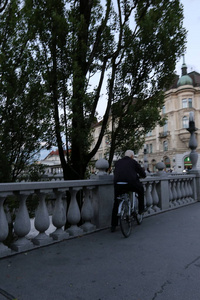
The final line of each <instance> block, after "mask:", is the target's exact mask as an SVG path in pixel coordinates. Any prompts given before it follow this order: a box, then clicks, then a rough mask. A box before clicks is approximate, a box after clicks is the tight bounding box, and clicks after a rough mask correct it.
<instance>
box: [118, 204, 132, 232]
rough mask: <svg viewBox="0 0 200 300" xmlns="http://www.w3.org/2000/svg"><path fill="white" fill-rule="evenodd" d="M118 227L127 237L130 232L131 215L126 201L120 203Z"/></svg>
mask: <svg viewBox="0 0 200 300" xmlns="http://www.w3.org/2000/svg"><path fill="white" fill-rule="evenodd" d="M120 228H121V231H122V233H123V235H124V236H125V237H129V235H130V234H131V216H130V215H129V207H128V203H127V202H126V201H124V202H123V203H122V209H121V215H120Z"/></svg>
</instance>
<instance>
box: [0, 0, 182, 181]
mask: <svg viewBox="0 0 200 300" xmlns="http://www.w3.org/2000/svg"><path fill="white" fill-rule="evenodd" d="M11 3H12V5H11V6H8V7H7V10H6V13H4V14H3V17H2V19H1V21H0V22H1V24H0V25H1V28H2V29H1V31H0V32H1V37H2V41H3V42H2V44H1V50H2V51H1V58H0V63H1V68H2V73H1V74H2V75H1V76H2V78H3V80H2V82H1V83H0V84H1V90H0V93H1V103H2V105H1V107H0V110H1V112H0V116H1V115H4V117H3V119H5V116H7V115H8V116H9V119H10V118H12V120H13V122H9V123H10V124H9V126H8V127H5V128H4V127H2V132H6V128H7V134H4V136H3V135H2V136H1V140H2V141H4V143H2V146H1V149H0V153H2V157H6V158H7V155H8V154H7V151H5V149H9V148H6V147H5V148H4V145H7V144H6V143H8V145H9V143H10V145H12V146H13V145H14V144H18V142H19V141H21V140H22V143H21V144H20V145H18V149H20V153H21V152H23V151H22V150H23V149H25V151H24V152H25V153H29V154H30V153H34V151H35V150H36V149H38V150H39V144H37V142H38V141H41V140H43V139H44V138H47V137H48V138H49V136H51V137H52V143H53V142H54V138H55V137H56V143H57V145H58V148H59V153H60V158H61V163H62V167H63V172H64V177H65V179H78V178H84V176H85V172H86V168H87V165H88V163H89V162H90V160H91V159H92V157H93V156H94V155H95V153H96V152H97V150H98V148H99V146H100V144H101V141H102V138H103V136H104V134H105V133H106V128H107V124H108V120H109V117H110V112H112V115H113V119H112V121H113V130H112V132H110V133H109V135H110V140H111V142H110V154H109V156H110V162H111V161H112V158H113V155H114V151H115V150H116V151H118V152H120V151H122V149H123V148H124V147H126V146H128V145H130V146H131V145H132V146H133V145H134V148H135V149H136V148H138V147H140V146H141V144H142V142H143V138H144V134H145V133H146V132H147V131H148V130H150V129H152V128H153V127H154V126H155V125H156V124H157V123H158V122H162V120H161V118H160V115H159V110H160V108H161V107H162V105H163V93H162V91H163V88H164V87H167V86H169V85H170V83H171V82H172V80H173V76H174V69H175V64H176V61H177V59H178V58H179V57H180V55H182V54H183V52H184V47H185V36H186V32H185V29H184V28H183V9H182V5H181V4H180V1H178V0H169V1H166V0H148V1H147V0H141V1H131V0H126V1H125V0H120V1H112V0H105V1H104V2H102V1H100V0H94V1H85V0H78V1H74V0H48V1H39V0H24V1H22V2H20V4H21V7H20V9H19V2H17V1H11ZM103 4H104V5H103ZM105 88H106V92H105V91H104V89H105ZM102 93H104V100H105V106H106V108H105V114H104V116H103V120H102V128H101V131H100V134H99V137H98V139H97V140H96V141H95V143H94V146H93V147H91V144H92V139H91V129H92V126H93V124H94V122H95V119H96V117H97V115H98V114H97V108H98V104H99V101H100V99H101V95H102ZM25 103H26V104H27V106H25ZM26 109H27V110H26ZM49 109H50V111H49ZM22 111H26V115H25V116H24V115H23V114H22ZM26 116H27V117H26ZM3 119H2V120H3ZM52 119H53V123H54V124H53V125H54V133H55V134H54V135H51V134H50V133H51V130H50V129H48V130H47V128H48V123H49V124H50V128H51V121H52ZM16 120H17V121H16ZM30 120H34V122H30ZM0 124H1V126H4V123H0ZM24 124H26V126H24ZM10 125H11V126H10ZM24 127H25V128H26V129H27V130H24V131H23V134H21V135H20V133H22V129H24ZM9 128H16V130H15V131H14V129H12V131H10V129H9ZM11 132H14V133H12V134H10V133H11ZM30 132H31V134H30ZM47 132H48V133H49V135H48V136H46V135H45V134H46V133H47ZM11 136H12V139H11ZM13 137H14V138H15V139H13ZM23 137H24V139H23ZM63 137H64V139H65V143H63ZM16 141H17V142H16ZM26 141H27V143H26ZM26 144H27V146H26V147H25V145H26ZM28 145H29V146H30V147H28ZM50 145H51V142H50ZM9 147H10V149H12V148H11V146H9ZM64 148H66V150H67V161H66V158H65V156H64V154H63V150H64ZM131 148H133V147H131ZM10 153H13V154H12V155H13V157H15V160H13V159H11V158H10V157H8V158H7V162H8V163H7V165H8V166H9V168H10V169H11V170H13V168H14V166H16V165H20V163H19V162H21V160H19V159H18V158H17V155H16V152H15V153H14V151H13V150H11V151H10V152H9V155H10ZM29 157H30V155H29ZM2 160H3V159H2ZM16 160H17V161H16ZM23 161H24V160H23ZM9 172H10V171H9ZM0 173H1V172H0ZM14 173H15V175H13V174H12V176H11V178H16V172H14Z"/></svg>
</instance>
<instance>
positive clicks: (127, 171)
mask: <svg viewBox="0 0 200 300" xmlns="http://www.w3.org/2000/svg"><path fill="white" fill-rule="evenodd" d="M139 177H142V178H145V177H146V173H145V171H144V169H143V168H142V167H141V166H140V164H139V163H138V162H137V161H136V160H135V159H132V158H130V157H128V156H125V157H123V158H122V159H120V160H118V161H117V162H116V164H115V170H114V184H115V185H116V183H117V182H119V181H123V182H128V186H129V187H130V186H134V185H138V184H140V181H139Z"/></svg>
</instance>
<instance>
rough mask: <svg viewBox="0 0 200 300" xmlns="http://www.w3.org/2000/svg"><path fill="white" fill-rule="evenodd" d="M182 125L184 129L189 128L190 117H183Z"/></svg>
mask: <svg viewBox="0 0 200 300" xmlns="http://www.w3.org/2000/svg"><path fill="white" fill-rule="evenodd" d="M182 124H183V128H188V127H189V120H188V117H186V116H184V117H183V119H182Z"/></svg>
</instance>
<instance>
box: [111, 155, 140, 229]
mask: <svg viewBox="0 0 200 300" xmlns="http://www.w3.org/2000/svg"><path fill="white" fill-rule="evenodd" d="M139 176H140V177H142V178H145V177H146V173H145V170H144V169H143V168H142V167H141V166H140V164H139V163H138V162H137V161H136V160H135V159H134V152H133V151H132V150H127V151H126V152H125V156H124V157H123V158H121V159H119V160H118V161H117V162H116V164H115V169H114V191H115V199H114V205H113V210H112V220H111V231H112V232H114V231H115V229H116V226H117V225H118V217H117V213H118V204H119V203H118V200H117V197H118V196H119V195H121V194H123V193H126V192H130V191H132V192H136V193H137V194H138V202H139V214H142V213H144V212H145V211H146V209H145V207H144V187H143V184H142V183H141V182H140V180H139ZM117 182H127V183H128V184H126V185H117Z"/></svg>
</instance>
